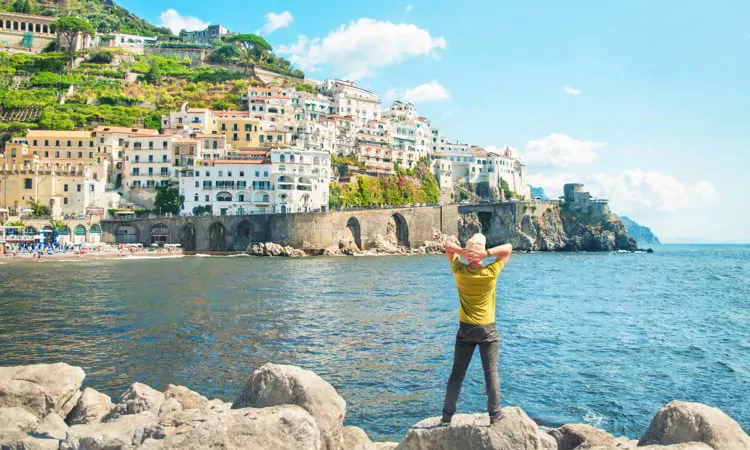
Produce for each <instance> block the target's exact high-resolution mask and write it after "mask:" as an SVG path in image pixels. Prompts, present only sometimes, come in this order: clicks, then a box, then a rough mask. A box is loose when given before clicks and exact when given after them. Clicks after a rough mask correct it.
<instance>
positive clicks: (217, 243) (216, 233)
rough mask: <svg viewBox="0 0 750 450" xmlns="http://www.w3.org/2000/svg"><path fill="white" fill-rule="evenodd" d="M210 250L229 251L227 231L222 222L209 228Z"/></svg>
mask: <svg viewBox="0 0 750 450" xmlns="http://www.w3.org/2000/svg"><path fill="white" fill-rule="evenodd" d="M208 248H209V250H211V251H212V252H224V251H226V250H227V236H226V229H225V228H224V225H222V223H221V222H214V223H212V224H211V226H210V227H208Z"/></svg>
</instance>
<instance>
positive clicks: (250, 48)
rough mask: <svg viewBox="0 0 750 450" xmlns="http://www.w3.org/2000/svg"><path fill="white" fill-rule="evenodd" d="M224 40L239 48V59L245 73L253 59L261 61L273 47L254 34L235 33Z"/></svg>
mask: <svg viewBox="0 0 750 450" xmlns="http://www.w3.org/2000/svg"><path fill="white" fill-rule="evenodd" d="M226 41H227V42H230V43H233V44H235V45H236V46H237V48H238V49H239V51H240V61H241V62H242V65H243V66H244V67H245V74H247V69H248V68H249V67H250V65H251V64H252V63H253V61H260V62H262V61H263V60H265V59H266V58H267V57H268V54H269V53H271V50H272V49H273V47H271V44H269V43H268V41H266V40H265V39H263V38H262V37H260V36H258V35H256V34H235V35H234V36H231V37H229V38H228V39H226Z"/></svg>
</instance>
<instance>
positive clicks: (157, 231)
mask: <svg viewBox="0 0 750 450" xmlns="http://www.w3.org/2000/svg"><path fill="white" fill-rule="evenodd" d="M169 237H170V236H169V225H167V224H166V223H162V222H159V223H155V224H153V225H151V243H152V244H167V243H169Z"/></svg>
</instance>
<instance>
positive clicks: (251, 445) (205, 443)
mask: <svg viewBox="0 0 750 450" xmlns="http://www.w3.org/2000/svg"><path fill="white" fill-rule="evenodd" d="M212 406H216V405H212ZM161 425H162V427H163V430H164V434H165V438H164V439H163V440H155V439H150V440H147V441H145V442H144V446H143V448H148V449H156V448H159V449H161V448H163V449H174V448H179V449H195V450H199V449H205V448H224V449H230V450H231V449H237V450H239V449H255V448H257V449H261V448H269V449H271V448H272V449H280V450H285V449H289V450H292V449H294V450H296V449H309V450H319V449H320V447H321V445H322V443H321V438H320V431H319V429H318V426H317V423H316V422H315V419H314V418H313V417H312V416H311V415H310V414H309V413H308V412H307V411H305V410H304V409H302V408H300V407H299V406H294V405H284V406H274V407H270V408H243V409H228V408H227V409H223V408H221V407H219V408H217V409H215V410H211V409H203V410H200V409H188V410H183V411H179V412H176V413H174V414H171V415H170V416H169V417H168V418H166V419H164V420H162V421H161Z"/></svg>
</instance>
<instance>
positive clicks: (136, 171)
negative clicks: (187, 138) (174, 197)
mask: <svg viewBox="0 0 750 450" xmlns="http://www.w3.org/2000/svg"><path fill="white" fill-rule="evenodd" d="M178 139H180V137H179V136H177V135H174V134H131V135H130V136H129V137H128V138H127V139H126V140H125V147H124V156H125V159H124V160H123V162H122V183H123V187H124V190H125V195H126V197H127V199H128V200H129V201H131V202H133V203H135V204H138V205H141V206H143V207H145V208H147V209H150V208H152V207H153V203H154V200H156V189H157V188H159V187H169V186H170V184H171V182H173V181H176V180H175V179H174V178H173V177H174V176H175V174H174V172H175V169H174V155H175V144H176V143H177V141H178Z"/></svg>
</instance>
